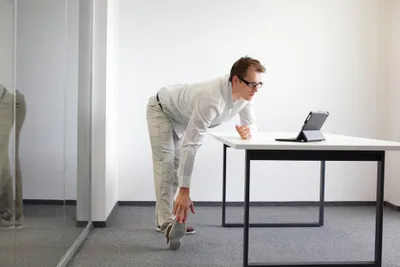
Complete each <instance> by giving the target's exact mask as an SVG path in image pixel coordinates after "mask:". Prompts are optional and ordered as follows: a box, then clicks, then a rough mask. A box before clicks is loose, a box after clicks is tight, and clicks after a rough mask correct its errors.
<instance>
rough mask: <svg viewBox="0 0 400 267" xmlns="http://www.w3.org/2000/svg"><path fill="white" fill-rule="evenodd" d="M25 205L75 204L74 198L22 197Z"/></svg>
mask: <svg viewBox="0 0 400 267" xmlns="http://www.w3.org/2000/svg"><path fill="white" fill-rule="evenodd" d="M23 203H24V204H25V205H66V206H76V200H68V199H66V200H62V199H24V200H23Z"/></svg>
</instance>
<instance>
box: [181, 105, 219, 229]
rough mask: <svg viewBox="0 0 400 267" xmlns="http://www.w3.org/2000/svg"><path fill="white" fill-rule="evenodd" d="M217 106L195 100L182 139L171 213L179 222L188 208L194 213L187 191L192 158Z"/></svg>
mask: <svg viewBox="0 0 400 267" xmlns="http://www.w3.org/2000/svg"><path fill="white" fill-rule="evenodd" d="M217 107H218V106H217V101H216V100H213V99H211V100H200V101H199V102H197V103H196V106H195V108H194V109H193V113H192V116H191V118H190V120H189V123H188V126H187V128H186V132H185V135H184V137H183V140H182V146H181V152H180V153H181V154H180V162H179V167H178V171H177V176H178V182H179V187H180V189H179V193H178V196H177V197H176V200H175V205H174V209H173V214H174V215H175V216H176V219H177V221H178V222H180V223H184V222H186V220H187V216H188V209H189V208H190V210H191V211H192V213H195V212H194V206H193V203H192V200H191V199H190V192H189V191H190V180H191V176H192V172H193V166H194V159H195V156H196V152H197V150H198V149H199V148H200V146H201V145H202V142H203V138H204V134H205V133H206V131H207V128H208V127H209V126H210V124H211V122H212V121H213V120H214V119H215V118H216V117H217V116H218V108H217Z"/></svg>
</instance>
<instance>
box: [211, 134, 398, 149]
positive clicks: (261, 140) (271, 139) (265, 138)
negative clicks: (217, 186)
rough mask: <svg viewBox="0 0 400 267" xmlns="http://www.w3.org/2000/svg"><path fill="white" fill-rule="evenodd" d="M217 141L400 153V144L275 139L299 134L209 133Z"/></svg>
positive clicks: (260, 146) (339, 137) (253, 146)
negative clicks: (247, 137) (249, 135)
mask: <svg viewBox="0 0 400 267" xmlns="http://www.w3.org/2000/svg"><path fill="white" fill-rule="evenodd" d="M209 134H210V135H211V136H213V137H214V138H215V139H216V140H218V141H220V142H222V143H224V144H226V145H228V146H230V147H232V148H235V149H261V150H385V151H400V142H391V141H383V140H376V139H366V138H360V137H350V136H344V135H334V134H326V133H324V136H325V139H326V140H325V141H322V142H315V143H305V142H278V141H275V138H287V137H289V138H290V137H296V136H297V134H298V133H274V132H272V133H264V132H259V133H257V135H256V136H253V138H252V139H251V140H242V139H241V138H240V136H239V135H238V134H237V133H236V132H222V133H221V132H209Z"/></svg>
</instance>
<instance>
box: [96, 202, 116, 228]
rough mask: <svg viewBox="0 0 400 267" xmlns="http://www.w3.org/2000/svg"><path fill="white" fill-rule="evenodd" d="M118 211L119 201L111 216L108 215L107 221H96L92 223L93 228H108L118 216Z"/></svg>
mask: <svg viewBox="0 0 400 267" xmlns="http://www.w3.org/2000/svg"><path fill="white" fill-rule="evenodd" d="M117 209H118V201H117V202H116V203H115V205H114V207H113V208H112V210H111V212H110V214H109V215H108V217H107V219H106V221H94V222H93V223H92V225H93V228H105V227H107V224H108V223H109V222H110V220H112V219H113V218H114V217H115V216H116V215H115V213H116V212H117Z"/></svg>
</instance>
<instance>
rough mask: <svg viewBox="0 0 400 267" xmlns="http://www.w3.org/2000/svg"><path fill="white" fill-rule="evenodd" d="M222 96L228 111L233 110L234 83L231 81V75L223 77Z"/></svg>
mask: <svg viewBox="0 0 400 267" xmlns="http://www.w3.org/2000/svg"><path fill="white" fill-rule="evenodd" d="M221 94H222V97H223V99H224V100H225V102H226V107H227V108H228V109H232V108H233V100H232V99H233V98H232V83H231V82H230V81H229V75H226V76H224V77H223V80H222V88H221Z"/></svg>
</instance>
